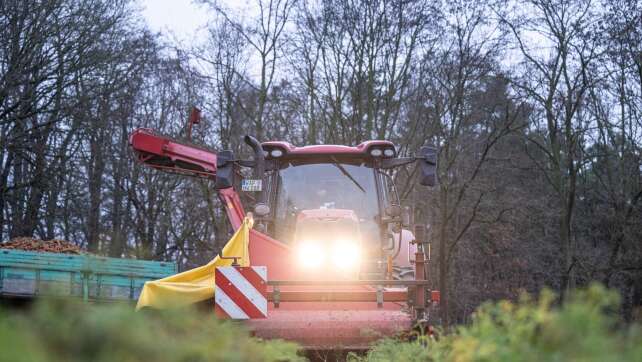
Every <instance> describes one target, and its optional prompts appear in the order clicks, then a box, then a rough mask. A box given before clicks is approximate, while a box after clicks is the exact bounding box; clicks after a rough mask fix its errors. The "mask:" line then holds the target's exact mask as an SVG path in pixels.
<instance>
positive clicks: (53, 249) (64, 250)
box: [0, 237, 81, 254]
mask: <svg viewBox="0 0 642 362" xmlns="http://www.w3.org/2000/svg"><path fill="white" fill-rule="evenodd" d="M0 248H2V249H18V250H26V251H39V252H47V253H59V254H80V253H81V250H80V248H79V247H78V246H77V245H75V244H72V243H70V242H68V241H64V240H58V239H53V240H46V241H45V240H39V239H34V238H30V237H19V238H13V239H11V240H9V241H7V242H6V243H2V244H0Z"/></svg>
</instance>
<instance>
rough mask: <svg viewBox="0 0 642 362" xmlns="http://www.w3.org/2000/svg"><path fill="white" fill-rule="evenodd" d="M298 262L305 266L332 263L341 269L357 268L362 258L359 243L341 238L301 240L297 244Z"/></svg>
mask: <svg viewBox="0 0 642 362" xmlns="http://www.w3.org/2000/svg"><path fill="white" fill-rule="evenodd" d="M296 255H297V262H298V263H299V265H301V266H302V267H305V268H310V269H312V268H318V267H320V266H323V265H332V266H335V267H337V268H340V269H355V268H357V267H358V266H359V261H360V260H361V250H360V248H359V244H358V243H356V242H354V241H347V240H340V241H337V242H334V243H321V242H318V241H307V240H306V241H301V242H299V243H298V245H297V246H296Z"/></svg>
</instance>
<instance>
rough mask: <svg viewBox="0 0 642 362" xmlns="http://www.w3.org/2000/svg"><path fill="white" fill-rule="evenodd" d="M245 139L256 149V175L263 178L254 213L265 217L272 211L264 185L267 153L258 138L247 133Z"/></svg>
mask: <svg viewBox="0 0 642 362" xmlns="http://www.w3.org/2000/svg"><path fill="white" fill-rule="evenodd" d="M243 141H245V144H247V145H248V146H250V147H251V148H252V151H254V162H255V163H256V164H255V166H254V177H256V178H257V179H260V180H261V191H260V193H259V197H258V200H257V202H256V205H255V206H254V213H255V214H256V215H257V216H260V217H263V216H266V215H267V214H269V213H270V207H269V206H268V204H267V200H266V199H267V194H266V193H265V187H264V185H263V181H265V154H264V153H263V147H262V146H261V143H260V142H259V141H258V140H257V139H256V138H254V137H252V136H250V135H245V137H243Z"/></svg>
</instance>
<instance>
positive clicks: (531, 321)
mask: <svg viewBox="0 0 642 362" xmlns="http://www.w3.org/2000/svg"><path fill="white" fill-rule="evenodd" d="M554 300H555V296H554V295H553V293H551V292H550V291H544V292H542V293H541V295H540V297H539V299H537V300H533V299H531V298H529V297H528V296H523V297H522V299H521V300H520V301H519V303H516V304H513V303H511V302H508V301H502V302H498V303H488V304H485V305H483V306H481V307H480V308H479V309H478V310H477V312H476V313H475V315H474V319H473V323H472V324H471V325H468V326H462V327H460V328H459V329H457V331H456V332H455V333H453V334H451V335H448V336H444V337H442V338H441V339H440V340H439V341H438V342H434V341H429V342H428V343H425V341H423V342H411V343H403V342H395V341H390V340H388V341H384V342H382V343H380V344H378V345H377V346H375V347H374V348H373V349H372V350H371V351H370V352H369V353H368V355H367V356H366V357H365V358H363V359H365V360H373V361H384V360H385V361H388V360H390V361H392V360H399V361H401V360H409V361H642V330H641V329H640V326H628V327H627V326H622V325H620V324H618V318H617V309H618V306H619V298H618V295H617V293H615V292H613V291H608V290H606V289H605V288H603V287H601V286H599V285H593V286H591V287H589V288H588V289H584V290H578V291H576V292H575V293H573V294H572V295H571V296H570V298H569V300H568V301H567V302H566V303H564V305H562V306H561V307H555V306H554V305H553V301H554ZM355 359H358V358H355Z"/></svg>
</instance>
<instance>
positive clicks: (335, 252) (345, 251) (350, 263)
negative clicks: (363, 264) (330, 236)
mask: <svg viewBox="0 0 642 362" xmlns="http://www.w3.org/2000/svg"><path fill="white" fill-rule="evenodd" d="M360 259H361V250H360V249H359V244H357V243H355V242H352V241H339V242H336V243H334V245H333V247H332V263H333V264H334V265H335V266H336V267H338V268H342V269H353V268H356V267H358V266H359V261H360Z"/></svg>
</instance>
